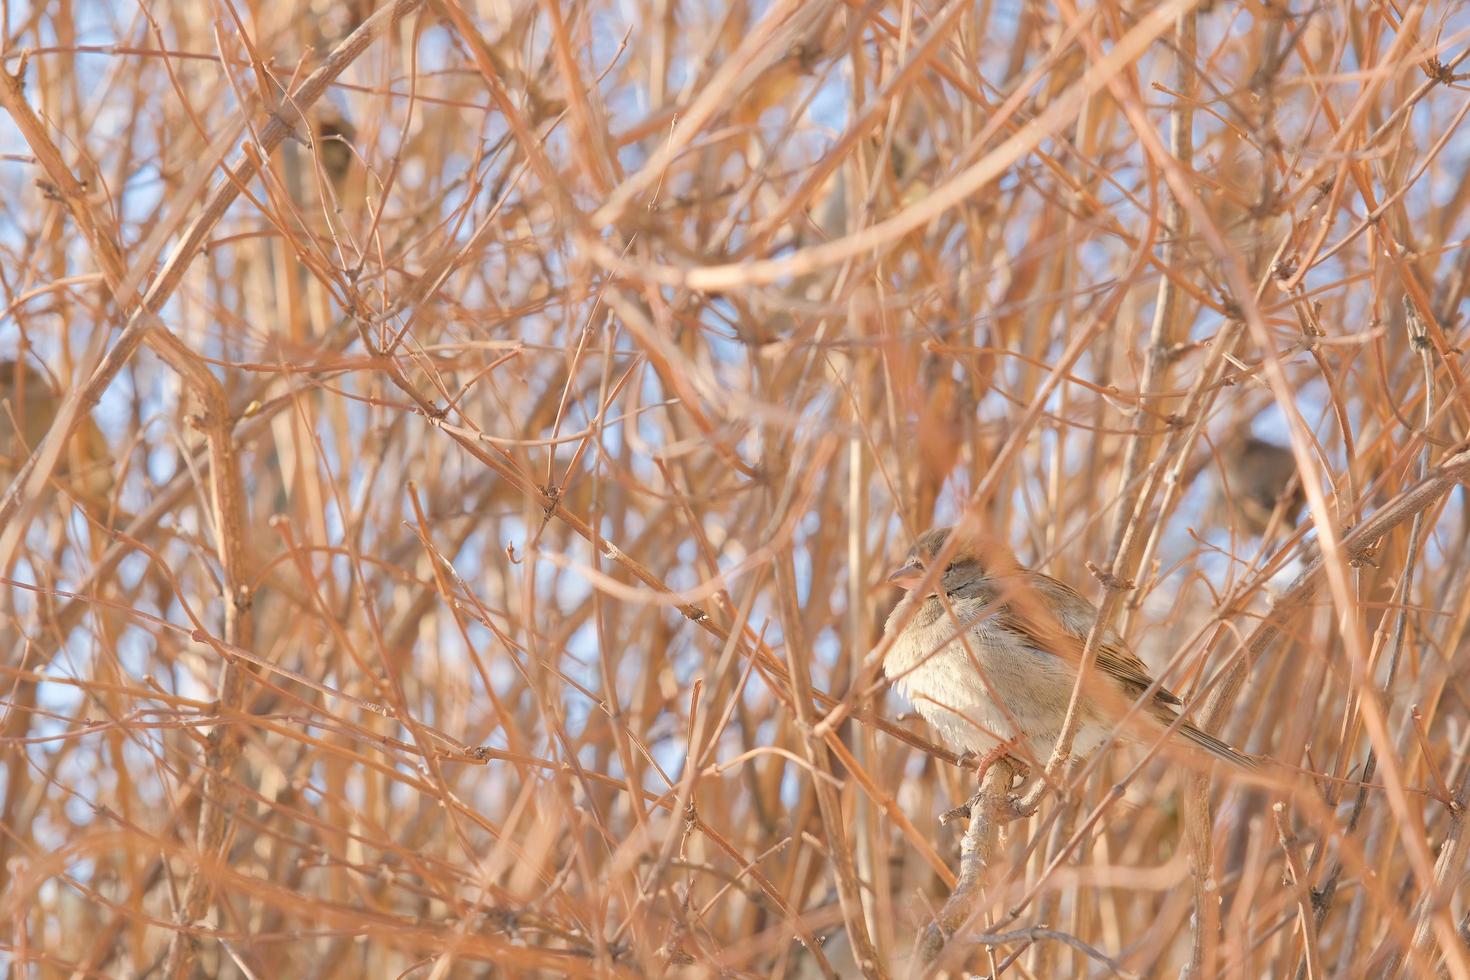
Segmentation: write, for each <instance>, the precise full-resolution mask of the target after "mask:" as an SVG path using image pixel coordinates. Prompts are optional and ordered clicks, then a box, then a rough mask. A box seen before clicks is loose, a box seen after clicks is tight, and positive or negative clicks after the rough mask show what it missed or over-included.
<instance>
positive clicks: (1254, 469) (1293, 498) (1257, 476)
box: [1215, 436, 1307, 535]
mask: <svg viewBox="0 0 1470 980" xmlns="http://www.w3.org/2000/svg"><path fill="white" fill-rule="evenodd" d="M1221 457H1222V460H1223V463H1224V471H1225V472H1224V480H1223V481H1220V482H1217V483H1216V486H1215V500H1216V505H1217V506H1219V507H1220V508H1221V510H1222V511H1223V512H1224V513H1226V514H1229V515H1230V516H1232V517H1233V518H1234V519H1235V521H1236V526H1237V527H1239V528H1240V529H1241V530H1243V531H1245V532H1246V533H1247V534H1253V535H1261V534H1264V533H1265V532H1266V529H1267V528H1268V527H1269V526H1270V524H1271V515H1272V514H1273V513H1274V512H1275V510H1276V507H1277V505H1278V503H1279V504H1280V506H1281V521H1282V524H1281V526H1282V527H1284V528H1287V529H1290V528H1291V527H1293V526H1294V525H1295V524H1296V519H1297V517H1299V516H1300V515H1301V512H1302V507H1303V506H1304V505H1305V504H1306V502H1307V496H1306V493H1305V492H1303V490H1302V481H1301V479H1300V477H1298V476H1297V469H1296V457H1295V456H1293V455H1292V454H1291V450H1290V449H1288V448H1286V447H1285V446H1278V445H1276V444H1275V443H1274V442H1266V441H1265V440H1263V439H1257V438H1256V437H1255V436H1250V437H1248V438H1247V439H1246V440H1245V441H1244V442H1243V443H1241V444H1240V445H1239V446H1237V447H1234V448H1232V449H1230V450H1228V451H1227V450H1222V451H1221Z"/></svg>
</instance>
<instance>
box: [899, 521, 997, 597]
mask: <svg viewBox="0 0 1470 980" xmlns="http://www.w3.org/2000/svg"><path fill="white" fill-rule="evenodd" d="M953 531H954V528H949V527H936V528H933V529H931V530H928V531H925V532H924V533H923V534H921V535H919V539H918V540H917V541H915V542H914V546H913V547H912V548H910V549H909V553H908V555H907V557H906V559H905V561H904V563H903V565H901V566H899V567H898V568H897V569H895V570H894V572H893V574H891V575H889V576H888V581H890V582H892V583H893V584H894V585H897V586H900V587H902V588H904V589H908V590H909V591H911V592H912V591H913V590H915V589H917V588H920V587H921V586H922V585H923V583H924V582H925V581H926V580H927V581H928V583H929V586H928V590H927V594H929V595H937V594H938V593H940V592H944V593H945V594H947V595H955V594H964V593H973V592H974V591H975V590H976V588H977V587H978V586H980V585H981V584H983V583H984V581H985V566H984V565H983V564H982V562H981V560H980V556H979V554H978V553H977V550H976V548H975V546H974V544H973V543H972V542H971V541H969V540H960V541H958V542H956V546H955V548H954V552H953V554H951V555H950V556H949V557H948V558H947V559H944V558H943V555H944V550H945V545H946V544H948V543H949V538H950V534H951V533H952V532H953ZM940 560H943V562H944V568H943V569H942V570H941V571H940V572H939V573H938V574H937V575H934V577H932V578H931V577H930V569H931V568H932V567H933V566H934V563H935V562H936V561H940Z"/></svg>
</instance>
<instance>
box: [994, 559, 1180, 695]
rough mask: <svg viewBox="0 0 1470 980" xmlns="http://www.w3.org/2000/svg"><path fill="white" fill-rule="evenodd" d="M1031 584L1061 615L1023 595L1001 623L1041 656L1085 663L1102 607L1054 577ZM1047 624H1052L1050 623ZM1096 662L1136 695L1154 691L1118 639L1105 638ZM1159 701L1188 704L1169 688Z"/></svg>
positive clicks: (1035, 575) (1003, 612) (1036, 575)
mask: <svg viewBox="0 0 1470 980" xmlns="http://www.w3.org/2000/svg"><path fill="white" fill-rule="evenodd" d="M1028 578H1029V581H1028V582H1027V583H1026V584H1028V585H1030V586H1031V587H1032V588H1034V589H1035V590H1036V591H1037V592H1039V593H1041V595H1042V596H1044V597H1048V598H1051V599H1052V600H1054V601H1055V605H1056V608H1057V609H1059V610H1060V615H1058V616H1046V615H1045V612H1044V610H1045V607H1044V605H1043V604H1042V603H1040V602H1037V601H1035V600H1034V599H1033V600H1032V601H1029V602H1028V601H1027V597H1026V596H1025V595H1017V596H1015V597H1014V598H1012V599H1010V600H1009V601H1007V602H1006V604H1005V605H1004V606H1003V607H1002V608H1001V609H1000V610H999V611H998V612H997V613H996V619H997V621H998V622H999V623H1000V624H1002V625H1004V626H1006V628H1008V629H1011V630H1014V631H1015V632H1017V633H1020V634H1021V635H1023V636H1025V637H1027V638H1028V639H1029V640H1030V641H1031V642H1032V644H1033V645H1034V646H1035V647H1036V648H1037V649H1039V650H1046V651H1048V652H1050V653H1054V654H1056V655H1058V656H1061V657H1065V658H1066V659H1069V660H1071V661H1072V662H1073V663H1077V662H1080V661H1081V659H1082V650H1083V648H1084V647H1085V645H1086V643H1087V633H1088V631H1089V630H1090V629H1091V628H1092V623H1093V620H1094V619H1095V618H1096V617H1097V607H1096V606H1094V605H1093V604H1092V603H1091V602H1089V601H1087V599H1086V598H1084V597H1083V596H1082V595H1081V594H1079V593H1078V592H1077V591H1076V590H1075V589H1073V588H1072V587H1071V586H1069V585H1067V584H1066V583H1064V582H1059V581H1057V580H1056V579H1054V578H1052V577H1051V576H1050V575H1044V574H1042V573H1041V572H1032V573H1031V574H1030V575H1029V576H1028ZM1043 619H1045V620H1051V621H1052V622H1044V621H1042V620H1043ZM1096 662H1097V666H1098V669H1099V670H1101V671H1102V672H1103V673H1105V674H1107V675H1109V676H1111V677H1114V678H1117V679H1118V680H1119V681H1121V682H1122V684H1123V687H1124V688H1125V689H1126V690H1129V691H1131V692H1132V693H1133V694H1134V695H1137V694H1138V693H1140V692H1142V691H1144V690H1146V689H1147V688H1149V687H1150V686H1152V685H1153V682H1154V679H1153V677H1151V676H1150V675H1149V672H1148V667H1147V666H1145V665H1144V662H1143V661H1142V660H1139V659H1138V656H1137V655H1136V654H1134V652H1133V651H1132V650H1129V649H1128V648H1127V647H1126V646H1124V645H1123V644H1122V643H1121V642H1119V641H1117V640H1115V639H1111V638H1107V637H1105V638H1104V639H1103V641H1102V643H1100V644H1099V645H1098V648H1097V661H1096ZM1154 701H1155V702H1158V703H1163V704H1182V703H1183V702H1182V701H1180V700H1179V698H1178V697H1177V696H1176V695H1175V694H1174V693H1173V692H1172V691H1170V690H1168V689H1167V688H1164V687H1160V688H1159V689H1158V690H1157V691H1155V692H1154Z"/></svg>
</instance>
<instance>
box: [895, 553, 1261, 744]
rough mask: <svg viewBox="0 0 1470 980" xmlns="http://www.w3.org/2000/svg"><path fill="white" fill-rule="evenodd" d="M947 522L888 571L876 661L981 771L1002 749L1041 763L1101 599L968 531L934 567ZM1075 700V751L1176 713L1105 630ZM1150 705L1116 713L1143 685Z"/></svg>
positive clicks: (1200, 740)
mask: <svg viewBox="0 0 1470 980" xmlns="http://www.w3.org/2000/svg"><path fill="white" fill-rule="evenodd" d="M951 533H953V529H952V528H948V527H938V528H934V529H933V530H930V531H927V532H925V533H924V534H923V535H921V536H920V537H919V539H918V541H917V542H916V543H915V544H914V546H913V548H912V549H911V550H910V551H909V553H908V556H907V560H906V561H905V563H904V564H903V566H902V567H900V568H899V569H898V570H896V571H895V572H893V574H892V575H890V576H889V577H888V581H890V582H892V583H894V584H896V585H899V586H902V587H903V588H904V589H906V590H907V594H906V595H905V597H904V598H903V599H902V600H901V601H900V602H899V603H898V605H897V606H896V607H895V608H894V610H893V612H892V614H890V615H889V617H888V621H887V623H886V624H885V625H884V633H885V635H886V636H888V637H889V638H890V645H889V646H888V648H887V650H886V652H885V653H884V655H883V672H884V674H885V675H887V677H888V678H889V679H890V680H891V681H892V682H893V686H894V687H895V688H897V689H898V691H899V693H900V694H902V695H904V696H905V697H907V698H908V699H909V700H910V701H912V702H913V704H914V706H915V707H916V708H917V709H918V712H919V714H920V715H922V716H923V717H924V719H925V720H926V721H928V722H929V724H930V725H932V726H933V727H934V729H935V730H936V732H937V733H938V734H939V736H940V738H941V739H942V740H943V741H944V742H945V743H947V744H948V745H950V746H951V747H953V748H955V749H956V750H957V751H960V752H963V753H965V754H966V755H967V756H979V757H980V759H981V761H980V765H979V768H980V771H981V772H982V773H983V772H984V770H985V769H986V768H988V767H989V766H990V765H991V764H993V763H994V762H995V761H997V760H998V759H1000V758H1002V757H1003V756H1010V757H1011V758H1012V759H1014V760H1016V761H1017V762H1018V763H1020V765H1021V767H1022V768H1024V767H1025V766H1026V763H1027V761H1028V760H1037V761H1040V762H1041V763H1043V764H1044V763H1045V762H1046V760H1047V759H1049V758H1050V757H1051V754H1052V750H1053V749H1054V748H1055V747H1056V742H1057V737H1058V736H1059V735H1060V733H1061V729H1062V723H1063V720H1064V719H1065V718H1066V714H1067V703H1068V701H1069V700H1070V699H1071V696H1072V687H1073V684H1074V683H1075V682H1076V679H1077V669H1078V665H1079V664H1080V662H1081V656H1082V650H1083V646H1084V645H1085V643H1086V640H1087V634H1088V632H1089V631H1090V630H1091V629H1092V625H1093V623H1094V622H1095V620H1096V618H1097V607H1096V606H1094V605H1093V604H1092V603H1091V602H1089V601H1088V600H1087V599H1085V598H1083V597H1082V596H1081V595H1079V594H1078V593H1077V592H1076V591H1074V590H1073V589H1071V588H1070V587H1068V586H1067V585H1064V584H1063V583H1061V582H1059V581H1057V580H1056V579H1054V578H1052V577H1051V576H1049V575H1043V574H1042V573H1040V572H1034V571H1030V570H1029V569H1025V568H1014V567H1013V568H1012V569H1009V570H1004V571H1000V570H997V569H998V568H999V566H998V564H995V563H993V564H995V567H994V568H992V567H987V563H986V560H985V558H984V557H983V556H982V555H981V554H979V553H978V550H977V547H976V546H975V545H974V544H972V542H971V541H970V540H968V538H962V540H961V541H959V542H957V544H958V545H959V547H958V548H957V550H956V551H955V553H954V555H953V557H951V558H950V559H949V560H948V561H947V562H945V563H944V567H943V568H942V569H934V568H931V566H932V565H933V563H934V562H935V560H936V559H937V558H938V557H939V556H940V554H941V553H942V551H943V549H944V546H945V543H946V542H947V541H948V539H949V537H950V535H951ZM1094 664H1095V665H1094V669H1093V672H1092V673H1091V674H1090V675H1089V678H1088V681H1087V686H1086V688H1084V691H1083V695H1082V700H1081V702H1080V705H1079V710H1080V712H1081V722H1080V724H1079V725H1078V728H1077V734H1076V737H1075V739H1074V740H1073V744H1072V754H1073V755H1075V756H1086V755H1090V754H1091V753H1092V752H1093V751H1094V750H1096V749H1097V747H1098V746H1099V745H1101V744H1102V742H1103V741H1104V740H1106V739H1107V738H1108V737H1109V736H1110V735H1112V734H1113V733H1114V732H1115V731H1119V732H1120V734H1121V735H1122V737H1123V738H1124V739H1129V740H1134V741H1142V740H1145V739H1147V738H1148V736H1150V735H1157V734H1159V733H1161V732H1162V731H1163V730H1164V729H1165V728H1167V727H1168V726H1170V725H1173V724H1174V723H1175V721H1176V720H1177V719H1178V715H1177V712H1176V710H1175V709H1176V708H1178V707H1179V706H1181V705H1182V702H1181V701H1180V700H1179V698H1178V697H1176V696H1175V695H1174V694H1173V693H1172V692H1170V691H1168V690H1167V689H1165V688H1164V687H1162V686H1159V687H1154V681H1153V678H1152V677H1150V676H1149V672H1148V668H1147V667H1146V666H1144V663H1143V661H1141V660H1139V659H1138V657H1137V656H1135V655H1134V654H1133V653H1132V651H1130V650H1129V649H1128V648H1127V646H1126V645H1125V644H1124V643H1123V641H1122V639H1121V638H1120V637H1119V636H1118V635H1117V634H1116V633H1115V632H1113V631H1112V630H1108V631H1107V632H1106V633H1104V634H1103V636H1102V642H1101V644H1100V645H1099V646H1098V648H1097V658H1096V660H1095V662H1094ZM1151 687H1152V688H1153V694H1151V695H1150V696H1149V698H1148V703H1147V705H1146V706H1144V707H1142V708H1140V709H1139V710H1138V711H1137V712H1135V713H1134V717H1133V719H1131V721H1130V723H1129V724H1128V725H1126V726H1124V727H1123V728H1122V729H1121V730H1120V729H1119V722H1121V720H1122V719H1123V717H1124V715H1125V714H1126V713H1127V712H1128V711H1129V709H1130V708H1132V706H1133V704H1134V702H1136V701H1137V700H1138V699H1139V697H1140V696H1141V695H1142V694H1143V693H1144V691H1146V690H1148V689H1149V688H1151ZM1175 733H1176V734H1178V735H1181V736H1183V738H1184V739H1185V740H1186V741H1187V742H1189V743H1190V744H1191V745H1193V746H1194V747H1196V748H1198V749H1201V750H1203V751H1204V752H1206V753H1208V754H1209V755H1211V756H1214V757H1216V758H1219V759H1224V760H1226V761H1228V762H1231V763H1234V764H1235V765H1238V766H1242V767H1246V768H1251V767H1253V766H1254V765H1255V763H1254V761H1253V760H1252V759H1251V758H1250V757H1249V756H1247V755H1244V754H1243V753H1240V752H1237V751H1236V750H1235V749H1233V748H1231V747H1230V746H1229V745H1226V744H1225V743H1224V742H1222V741H1220V740H1219V739H1217V738H1215V737H1214V736H1213V735H1211V734H1209V733H1208V732H1205V731H1202V730H1201V729H1199V728H1197V727H1195V726H1194V725H1192V724H1190V723H1189V722H1187V721H1186V722H1182V723H1181V724H1180V725H1179V727H1178V728H1177V729H1175Z"/></svg>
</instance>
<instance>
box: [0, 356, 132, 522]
mask: <svg viewBox="0 0 1470 980" xmlns="http://www.w3.org/2000/svg"><path fill="white" fill-rule="evenodd" d="M61 399H62V396H61V395H59V394H57V392H56V390H55V389H54V388H52V387H51V382H50V381H49V380H47V378H46V376H45V375H44V374H42V373H41V372H40V371H38V370H36V369H35V368H33V367H31V366H30V365H29V364H27V363H26V362H25V361H23V360H21V361H12V360H0V491H3V490H4V483H8V482H9V481H10V480H11V479H13V478H14V476H15V474H16V472H17V471H18V470H19V469H20V468H21V466H22V465H23V464H24V463H25V461H26V459H27V458H28V457H29V456H30V455H31V453H32V452H34V451H35V448H36V447H37V446H38V445H40V443H41V440H42V439H44V438H45V437H46V432H47V430H49V429H50V428H51V423H52V421H53V420H54V419H55V418H56V413H57V412H58V411H59V410H60V409H61ZM55 476H57V477H58V478H60V479H61V480H62V482H63V483H65V484H66V485H67V486H68V487H70V489H71V490H72V491H74V492H75V493H77V494H79V495H81V496H83V497H86V498H88V499H90V500H105V498H106V497H107V495H108V493H110V492H111V491H112V487H113V460H112V456H111V455H110V454H109V452H108V449H107V440H106V439H104V438H103V436H102V430H101V429H99V428H98V427H97V423H96V421H95V420H93V419H92V417H91V416H88V417H87V418H85V419H83V420H82V424H81V425H80V426H79V427H78V428H77V431H76V432H75V433H74V434H73V435H72V437H71V441H70V442H68V443H67V447H66V452H65V453H64V454H63V456H62V458H61V460H60V462H59V463H58V464H57V467H56V470H55Z"/></svg>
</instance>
